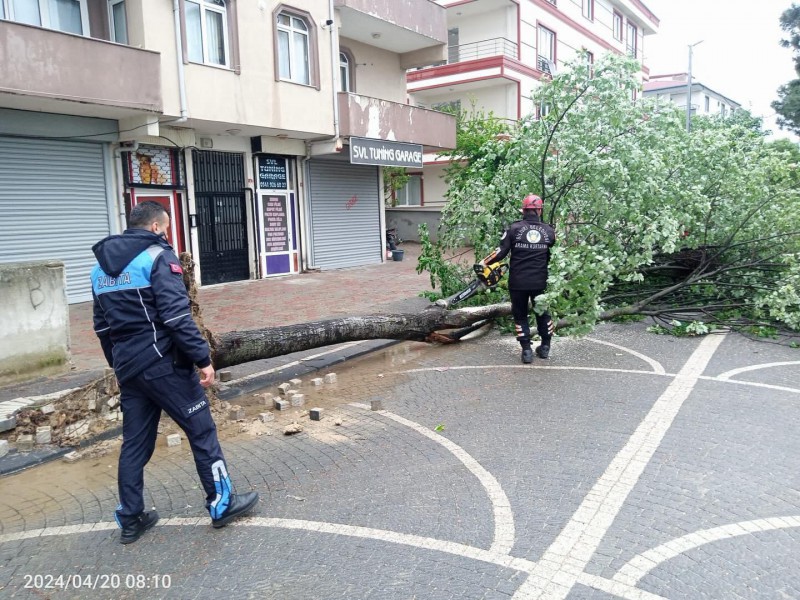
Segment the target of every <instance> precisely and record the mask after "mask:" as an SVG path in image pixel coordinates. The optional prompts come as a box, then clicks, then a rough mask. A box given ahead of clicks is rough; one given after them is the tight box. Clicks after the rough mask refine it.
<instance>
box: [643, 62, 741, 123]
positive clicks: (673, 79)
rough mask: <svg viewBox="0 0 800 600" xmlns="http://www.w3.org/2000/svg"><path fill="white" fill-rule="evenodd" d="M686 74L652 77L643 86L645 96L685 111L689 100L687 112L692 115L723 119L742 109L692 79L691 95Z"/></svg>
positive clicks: (737, 104)
mask: <svg viewBox="0 0 800 600" xmlns="http://www.w3.org/2000/svg"><path fill="white" fill-rule="evenodd" d="M687 77H688V75H687V74H686V73H669V74H666V75H652V76H651V77H650V80H649V81H646V82H645V84H644V95H645V96H656V97H657V98H658V99H659V100H664V101H668V102H674V103H675V104H676V105H677V106H679V107H680V108H682V109H683V110H686V104H687V102H686V98H687V97H688V98H690V100H689V102H688V104H689V110H690V111H691V113H692V115H705V116H713V115H720V116H723V117H726V116H730V115H732V114H733V113H734V112H735V111H736V110H738V109H739V108H741V107H742V105H741V104H739V103H738V102H736V101H735V100H731V99H730V98H728V97H727V96H724V95H722V94H720V93H719V92H717V91H715V90H712V89H711V88H710V87H708V86H707V85H705V84H703V83H701V82H699V81H697V79H695V78H692V89H691V95H690V92H689V90H688V86H687V81H688V80H687Z"/></svg>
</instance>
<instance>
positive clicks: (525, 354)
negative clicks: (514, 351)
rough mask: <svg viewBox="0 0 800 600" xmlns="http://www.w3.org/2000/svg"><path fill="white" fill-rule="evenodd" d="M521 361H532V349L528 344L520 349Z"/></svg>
mask: <svg viewBox="0 0 800 600" xmlns="http://www.w3.org/2000/svg"><path fill="white" fill-rule="evenodd" d="M522 362H523V363H524V364H526V365H529V364H531V363H532V362H533V350H531V347H530V346H526V347H525V348H523V349H522Z"/></svg>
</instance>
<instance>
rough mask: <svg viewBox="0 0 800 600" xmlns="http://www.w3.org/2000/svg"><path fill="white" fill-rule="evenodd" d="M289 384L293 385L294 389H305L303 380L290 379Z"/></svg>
mask: <svg viewBox="0 0 800 600" xmlns="http://www.w3.org/2000/svg"><path fill="white" fill-rule="evenodd" d="M289 383H291V384H292V387H293V388H301V387H303V380H302V379H290V380H289Z"/></svg>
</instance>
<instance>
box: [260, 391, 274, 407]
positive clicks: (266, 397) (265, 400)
mask: <svg viewBox="0 0 800 600" xmlns="http://www.w3.org/2000/svg"><path fill="white" fill-rule="evenodd" d="M272 400H273V397H272V394H261V398H260V399H259V401H258V403H259V404H263V405H264V406H270V407H271V406H272V405H273V404H272Z"/></svg>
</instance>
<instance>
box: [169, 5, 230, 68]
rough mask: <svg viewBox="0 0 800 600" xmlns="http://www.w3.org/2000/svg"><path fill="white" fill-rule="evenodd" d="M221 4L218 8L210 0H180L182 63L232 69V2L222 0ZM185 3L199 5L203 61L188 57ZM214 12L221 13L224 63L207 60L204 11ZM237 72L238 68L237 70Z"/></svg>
mask: <svg viewBox="0 0 800 600" xmlns="http://www.w3.org/2000/svg"><path fill="white" fill-rule="evenodd" d="M222 2H223V4H224V5H225V8H224V9H220V7H218V6H215V5H214V4H213V3H212V2H211V1H210V0H181V6H182V8H183V10H182V13H183V14H182V17H183V18H182V19H181V21H182V24H183V31H182V35H183V54H184V61H183V62H184V63H186V64H189V63H191V64H193V65H204V66H207V67H216V68H217V69H233V67H232V65H233V54H232V52H231V47H232V45H233V44H232V42H231V38H232V37H233V35H232V31H231V21H232V18H231V17H232V16H233V15H232V14H229V13H232V9H233V3H232V0H222ZM187 4H197V5H199V6H200V35H201V37H202V40H201V46H202V50H203V62H197V61H195V60H191V59H190V58H189V43H188V37H189V36H188V35H187V31H188V22H187V14H188V13H187V10H186V5H187ZM209 10H210V11H211V12H215V13H218V14H221V15H222V34H223V38H224V39H223V42H224V43H223V51H224V52H225V63H224V64H220V63H215V62H210V61H209V60H208V47H207V45H206V43H207V40H208V36H207V33H206V31H207V28H206V11H209ZM237 72H238V70H237Z"/></svg>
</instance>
